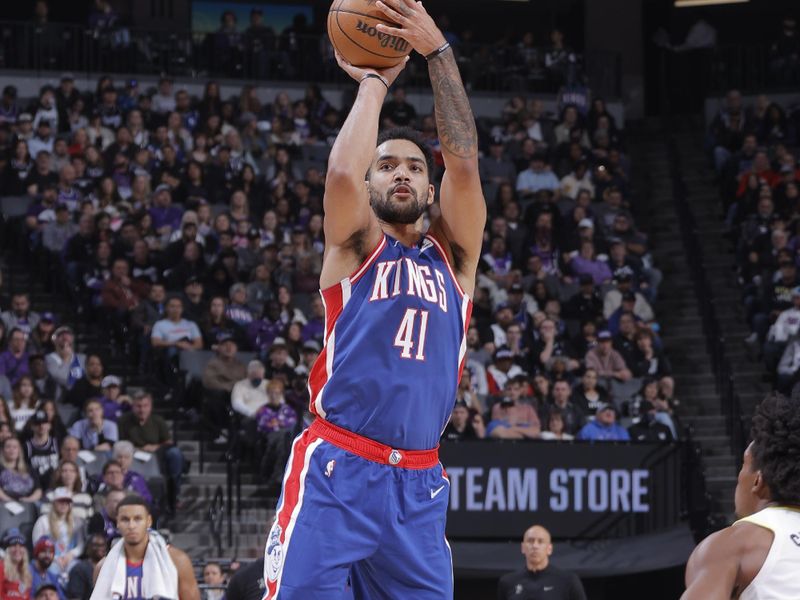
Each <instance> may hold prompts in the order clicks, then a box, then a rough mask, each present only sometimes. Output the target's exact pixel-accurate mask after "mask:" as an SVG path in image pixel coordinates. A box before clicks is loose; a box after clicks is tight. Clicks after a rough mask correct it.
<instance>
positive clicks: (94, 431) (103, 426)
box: [69, 398, 119, 453]
mask: <svg viewBox="0 0 800 600" xmlns="http://www.w3.org/2000/svg"><path fill="white" fill-rule="evenodd" d="M83 411H84V415H86V416H85V417H84V418H83V419H80V420H78V421H76V422H75V423H74V424H73V425H72V427H70V429H69V433H70V435H72V436H74V437H76V438H78V439H79V440H80V443H81V447H82V448H83V449H84V450H92V451H94V452H106V453H110V452H111V447H112V446H113V444H114V443H115V442H116V441H117V440H118V439H119V432H118V429H117V424H116V423H114V421H109V420H108V419H105V418H103V404H102V403H101V402H100V400H99V399H97V398H91V399H89V400H87V401H86V403H85V404H84V406H83Z"/></svg>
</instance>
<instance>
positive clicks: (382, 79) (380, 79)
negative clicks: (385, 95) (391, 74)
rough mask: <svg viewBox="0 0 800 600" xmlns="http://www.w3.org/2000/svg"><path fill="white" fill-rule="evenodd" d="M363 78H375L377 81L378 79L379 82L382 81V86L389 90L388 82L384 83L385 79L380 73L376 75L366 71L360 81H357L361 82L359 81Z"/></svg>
mask: <svg viewBox="0 0 800 600" xmlns="http://www.w3.org/2000/svg"><path fill="white" fill-rule="evenodd" d="M365 79H377V80H378V81H380V82H381V83H382V84H383V85H384V86H386V91H389V84H388V83H386V80H385V79H384V78H383V77H381V76H380V75H378V74H377V73H367V74H366V75H364V76H363V77H362V78H361V81H359V82H358V83H361V82H362V81H364V80H365Z"/></svg>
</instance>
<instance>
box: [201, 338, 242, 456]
mask: <svg viewBox="0 0 800 600" xmlns="http://www.w3.org/2000/svg"><path fill="white" fill-rule="evenodd" d="M214 349H215V351H216V356H214V358H212V359H211V360H210V361H208V364H207V365H206V366H205V369H203V376H202V382H203V388H204V390H205V392H204V396H205V397H204V409H205V410H206V411H207V414H208V415H209V417H210V420H211V422H212V423H214V425H213V427H214V428H217V433H218V434H219V435H220V436H222V433H221V429H220V428H223V427H226V426H227V424H228V407H229V406H230V402H231V392H233V387H234V386H235V385H236V383H237V382H238V381H240V380H242V379H244V378H245V375H246V374H247V370H246V367H245V365H244V364H243V363H242V362H241V361H240V360H239V359H238V358H237V356H236V354H237V352H238V350H239V348H238V345H237V344H236V340H235V339H234V338H233V336H231V335H230V334H229V333H220V334H219V335H218V336H217V344H216V346H215V347H214ZM222 437H224V436H222ZM219 441H220V442H222V441H223V439H220V440H219Z"/></svg>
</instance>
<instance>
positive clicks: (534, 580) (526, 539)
mask: <svg viewBox="0 0 800 600" xmlns="http://www.w3.org/2000/svg"><path fill="white" fill-rule="evenodd" d="M522 554H523V555H524V556H525V568H524V569H523V570H521V571H515V572H513V573H509V574H507V575H503V576H502V577H501V578H500V582H499V583H498V584H497V600H539V599H540V598H542V599H546V600H586V594H585V593H584V591H583V585H581V580H580V579H578V577H577V576H576V575H575V574H573V573H568V572H567V571H562V570H561V569H558V568H556V567H554V566H553V565H551V564H550V555H552V554H553V543H552V541H551V539H550V532H549V531H547V529H545V528H544V527H542V526H541V525H534V526H533V527H531V528H529V529H528V530H527V531H526V532H525V535H524V536H523V538H522Z"/></svg>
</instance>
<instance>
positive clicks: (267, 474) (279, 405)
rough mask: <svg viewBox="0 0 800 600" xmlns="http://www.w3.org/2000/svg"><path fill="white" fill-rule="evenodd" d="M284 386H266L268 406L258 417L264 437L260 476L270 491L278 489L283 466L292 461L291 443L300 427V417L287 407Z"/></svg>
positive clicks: (275, 381) (277, 382) (279, 383)
mask: <svg viewBox="0 0 800 600" xmlns="http://www.w3.org/2000/svg"><path fill="white" fill-rule="evenodd" d="M283 392H284V384H283V381H281V380H280V379H273V380H272V381H270V382H269V384H268V385H267V396H268V398H269V400H268V402H267V403H266V404H265V405H264V406H262V407H261V408H260V409H258V412H257V413H256V415H255V419H256V423H257V424H258V431H259V433H260V434H261V435H262V436H263V438H262V439H263V441H262V444H261V447H262V448H263V449H264V452H263V454H261V456H262V459H261V476H262V477H263V478H264V480H265V481H266V482H267V486H268V488H270V489H275V488H276V487H277V488H279V487H280V485H281V479H282V478H283V471H284V466H285V465H286V460H287V458H288V457H289V447H290V445H291V439H292V437H293V435H294V433H295V427H296V425H297V413H296V412H295V410H294V409H293V408H292V407H290V406H289V405H288V404H286V398H285V397H284V394H283Z"/></svg>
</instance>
